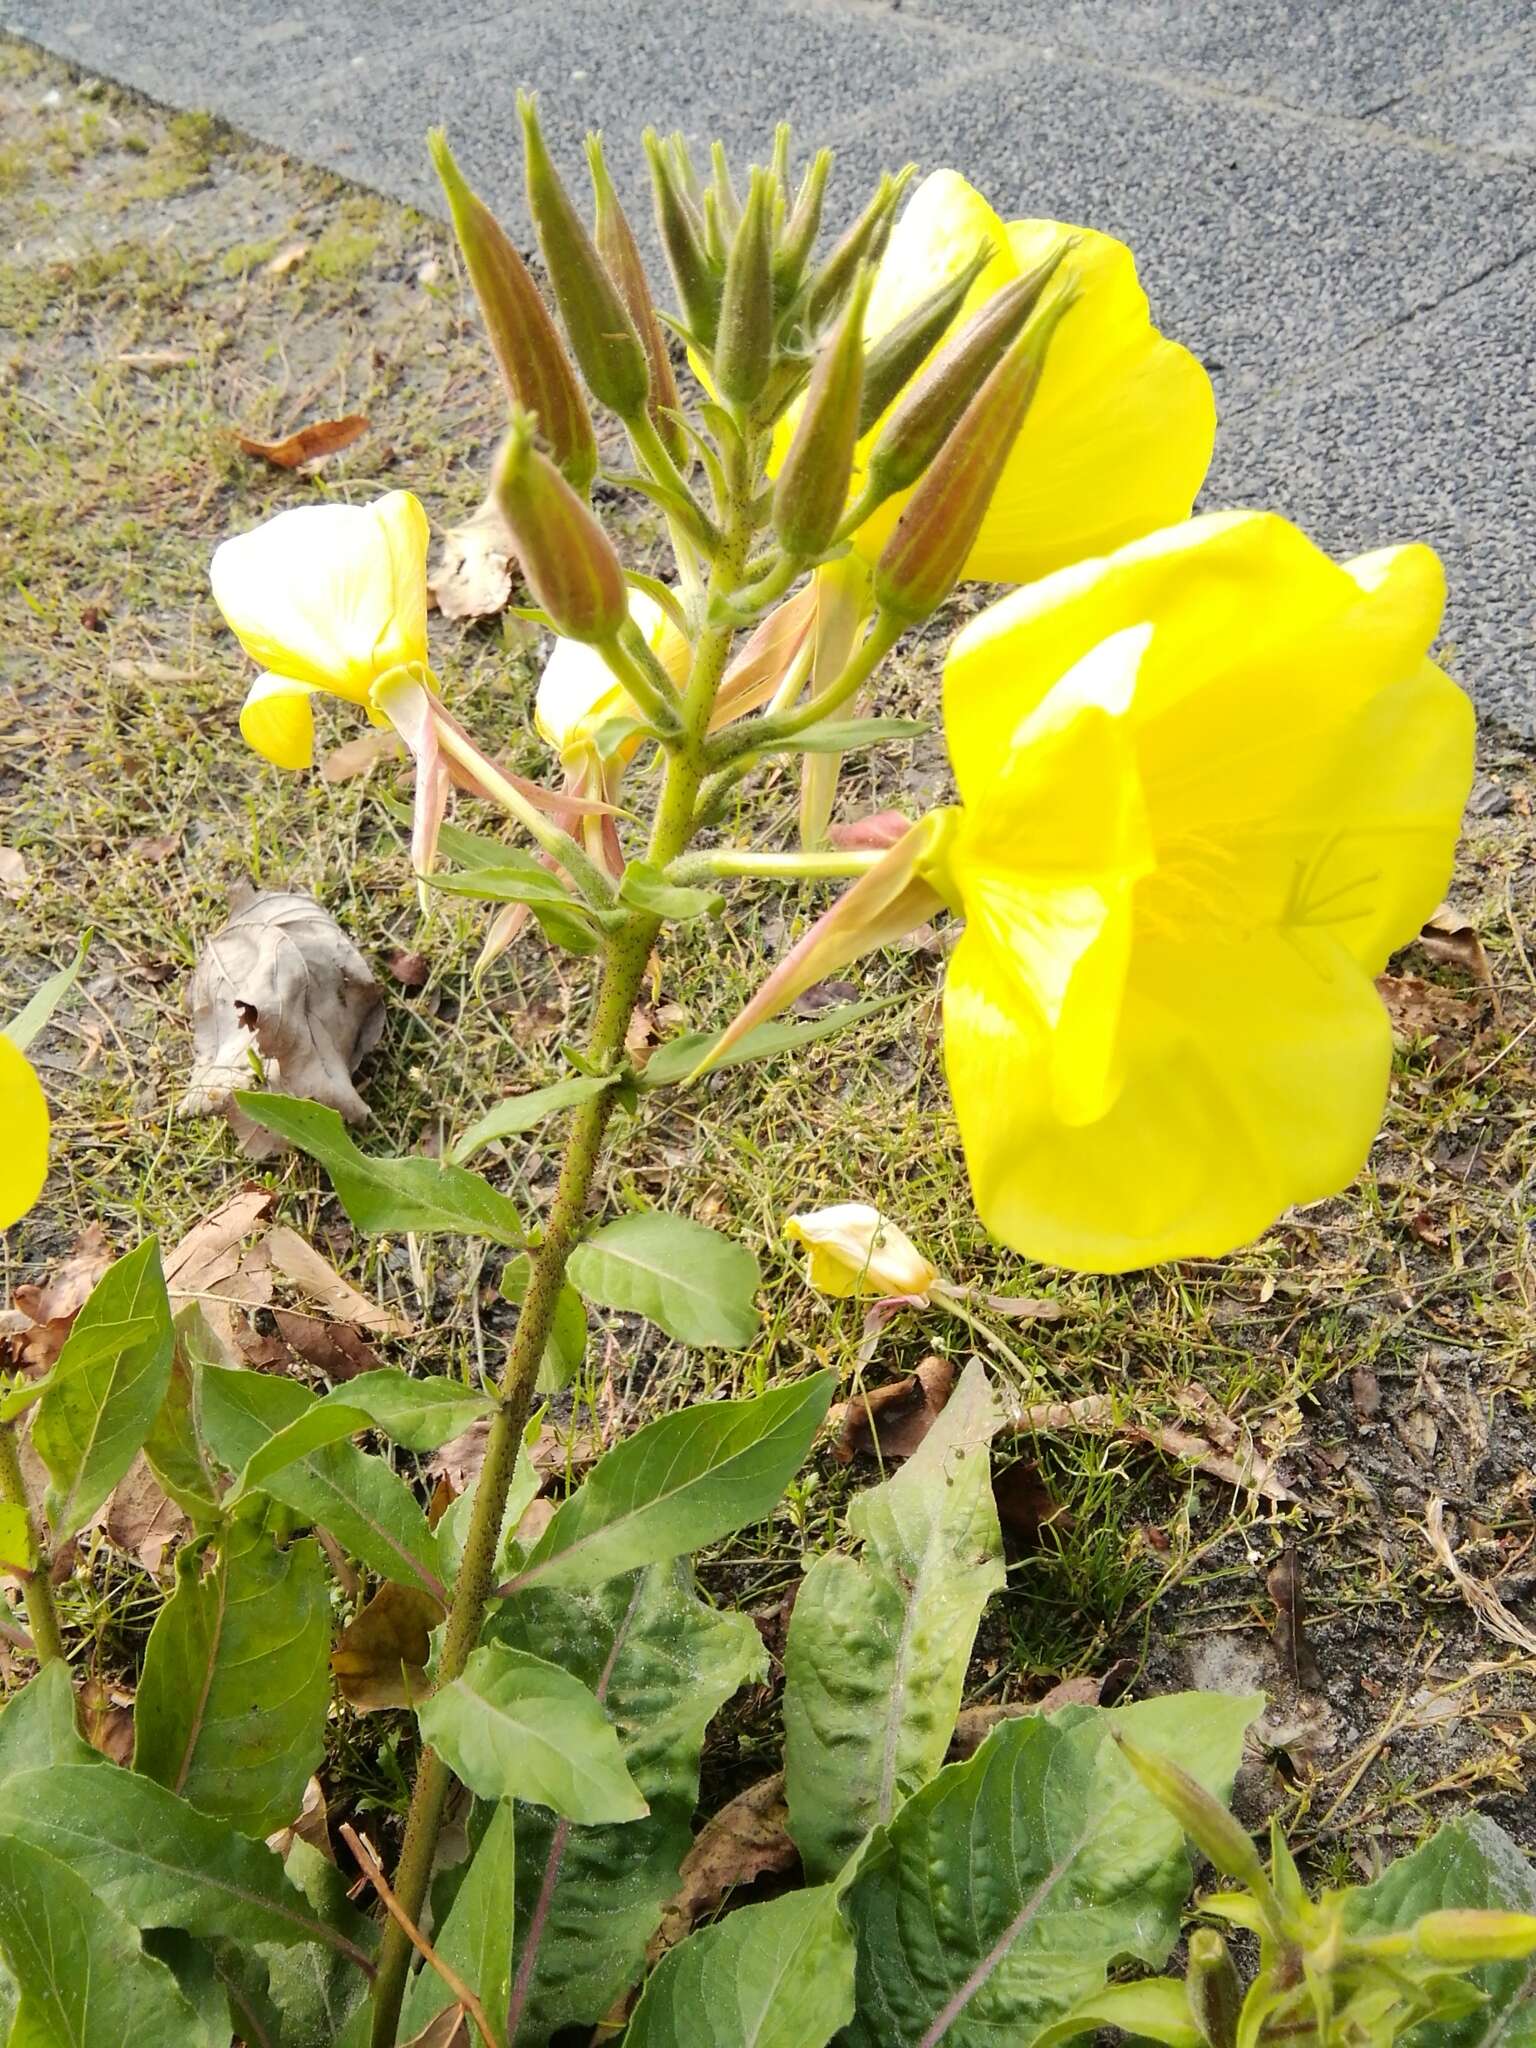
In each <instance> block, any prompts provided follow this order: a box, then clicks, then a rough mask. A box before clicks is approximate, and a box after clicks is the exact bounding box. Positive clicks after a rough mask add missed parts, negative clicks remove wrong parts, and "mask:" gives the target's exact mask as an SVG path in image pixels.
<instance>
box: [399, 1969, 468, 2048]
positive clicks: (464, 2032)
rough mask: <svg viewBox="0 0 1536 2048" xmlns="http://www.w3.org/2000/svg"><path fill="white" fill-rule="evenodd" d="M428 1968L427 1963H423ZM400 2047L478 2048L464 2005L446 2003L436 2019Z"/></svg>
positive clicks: (428, 2022) (429, 2021)
mask: <svg viewBox="0 0 1536 2048" xmlns="http://www.w3.org/2000/svg"><path fill="white" fill-rule="evenodd" d="M422 1968H423V1969H426V1968H427V1965H426V1964H425V1963H423V1964H422ZM400 2048H476V2043H475V2035H474V2034H473V2032H471V2030H470V2024H469V2016H468V2014H467V2013H466V2012H465V2010H464V2008H463V2006H462V2005H446V2006H444V2007H443V2010H442V2011H441V2012H440V2013H439V2014H438V2015H437V2018H436V2019H433V2020H428V2021H427V2024H426V2025H425V2026H424V2027H423V2028H422V2030H421V2032H420V2033H419V2034H412V2036H411V2038H410V2040H409V2041H402V2042H401V2044H400Z"/></svg>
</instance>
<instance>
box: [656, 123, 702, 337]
mask: <svg viewBox="0 0 1536 2048" xmlns="http://www.w3.org/2000/svg"><path fill="white" fill-rule="evenodd" d="M641 139H642V141H643V142H644V145H645V155H646V161H647V162H648V163H649V165H650V168H651V187H652V191H653V193H654V195H655V201H656V232H657V233H658V235H660V237H661V246H662V248H663V249H664V250H665V251H666V256H667V267H668V269H669V270H670V271H671V272H672V282H673V283H674V284H675V285H676V286H677V302H678V305H679V307H680V308H681V310H682V315H683V320H684V323H685V324H686V326H687V328H688V330H689V332H690V334H691V335H692V336H693V339H694V340H695V341H697V342H698V343H699V344H700V346H701V347H703V348H712V347H713V346H714V340H715V329H716V327H717V325H718V324H719V318H720V285H719V280H718V279H717V278H716V276H715V274H714V272H713V270H712V269H711V267H710V263H709V258H708V256H707V255H706V254H705V250H704V227H703V222H702V221H701V219H700V218H699V216H698V214H697V213H696V212H695V210H694V207H693V204H692V202H691V201H690V199H689V198H688V195H687V193H686V192H685V191H684V190H683V187H682V185H681V183H680V182H679V179H678V174H677V170H676V167H675V165H674V163H673V161H672V156H671V152H670V151H669V150H668V149H667V147H666V145H665V144H664V143H663V142H662V139H661V137H660V136H659V135H658V134H657V133H656V130H655V129H654V128H647V129H646V131H645V134H644V136H643V137H642V138H641Z"/></svg>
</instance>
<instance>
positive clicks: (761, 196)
mask: <svg viewBox="0 0 1536 2048" xmlns="http://www.w3.org/2000/svg"><path fill="white" fill-rule="evenodd" d="M769 199H770V195H769V186H768V177H767V174H766V173H765V172H763V171H760V170H759V169H757V167H756V166H755V165H754V166H753V170H752V183H751V185H750V186H749V188H748V191H747V203H746V207H745V209H744V210H743V211H742V213H741V216H740V218H739V220H738V222H737V226H736V232H735V234H734V236H733V237H732V239H731V252H730V257H729V260H728V261H727V263H726V266H725V289H724V291H723V292H722V294H721V298H720V331H719V333H718V334H717V336H716V338H715V383H716V384H717V386H718V387H719V389H720V392H721V394H722V395H723V396H724V397H725V398H728V399H729V400H730V401H731V403H732V404H733V405H740V406H748V405H751V404H752V403H753V402H754V400H756V399H757V398H759V397H760V396H761V395H762V390H763V386H764V385H765V384H766V383H767V381H768V372H769V370H770V369H771V368H772V365H773V243H772V236H771V224H770V221H769V217H768V216H769Z"/></svg>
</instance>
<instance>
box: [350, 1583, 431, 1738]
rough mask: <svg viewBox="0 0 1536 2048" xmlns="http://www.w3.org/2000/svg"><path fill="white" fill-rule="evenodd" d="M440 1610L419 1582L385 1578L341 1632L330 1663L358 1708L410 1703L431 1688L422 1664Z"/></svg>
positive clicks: (369, 1711)
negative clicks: (409, 1583) (400, 1582)
mask: <svg viewBox="0 0 1536 2048" xmlns="http://www.w3.org/2000/svg"><path fill="white" fill-rule="evenodd" d="M442 1618H443V1610H442V1608H441V1607H440V1606H439V1605H438V1603H437V1602H436V1601H435V1600H434V1599H433V1598H432V1596H431V1594H430V1593H427V1592H424V1591H423V1590H422V1588H421V1587H420V1586H396V1585H394V1584H392V1583H389V1582H386V1583H385V1584H384V1585H382V1586H380V1588H379V1590H378V1592H377V1593H375V1594H374V1596H373V1598H372V1599H371V1600H370V1601H369V1602H368V1605H367V1606H366V1607H365V1608H363V1610H362V1612H361V1613H360V1614H356V1615H354V1616H353V1618H352V1620H351V1621H349V1622H348V1623H347V1625H346V1627H345V1628H344V1629H343V1630H342V1632H341V1639H340V1641H339V1642H338V1643H337V1645H336V1648H335V1650H334V1651H333V1652H332V1654H331V1669H332V1671H333V1672H334V1673H335V1674H336V1683H337V1684H338V1685H339V1686H340V1687H341V1692H342V1697H343V1698H344V1699H345V1700H346V1701H347V1703H348V1705H349V1706H352V1707H355V1708H356V1709H357V1711H358V1712H359V1713H360V1714H373V1713H377V1712H378V1711H379V1710H380V1709H381V1708H384V1707H409V1706H413V1705H414V1704H415V1702H416V1701H417V1700H419V1699H421V1698H423V1697H424V1695H425V1694H426V1693H427V1692H428V1691H430V1690H431V1688H430V1686H429V1685H428V1683H427V1674H426V1664H427V1658H428V1657H429V1656H430V1654H431V1649H432V1643H431V1634H432V1630H433V1629H434V1628H436V1627H437V1625H438V1623H439V1622H440V1621H441V1620H442Z"/></svg>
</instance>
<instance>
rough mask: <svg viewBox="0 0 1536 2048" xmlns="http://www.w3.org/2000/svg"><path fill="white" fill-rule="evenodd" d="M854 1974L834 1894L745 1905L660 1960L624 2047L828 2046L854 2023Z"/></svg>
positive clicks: (824, 1889) (827, 1890)
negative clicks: (848, 2025)
mask: <svg viewBox="0 0 1536 2048" xmlns="http://www.w3.org/2000/svg"><path fill="white" fill-rule="evenodd" d="M853 1973H854V1955H853V1939H852V1937H851V1935H850V1934H849V1932H848V1929H847V1927H846V1926H845V1925H844V1924H843V1918H842V1915H841V1914H840V1913H839V1911H838V1906H837V1892H836V1887H835V1886H833V1885H829V1884H824V1885H817V1886H814V1887H812V1888H811V1889H810V1890H808V1891H799V1892H789V1893H787V1894H786V1895H785V1896H784V1897H783V1898H782V1899H770V1900H769V1901H768V1902H767V1903H766V1904H765V1905H760V1906H744V1907H742V1908H741V1909H740V1910H739V1911H738V1912H735V1913H732V1914H731V1915H730V1916H729V1917H728V1918H727V1919H724V1920H721V1921H719V1922H717V1923H716V1925H715V1926H713V1927H705V1928H703V1929H701V1930H700V1931H699V1932H698V1933H697V1934H692V1935H690V1936H689V1937H688V1939H687V1940H686V1941H684V1942H680V1943H679V1944H678V1946H677V1947H676V1948H674V1949H672V1950H670V1951H669V1952H668V1953H667V1954H666V1955H664V1956H663V1957H662V1959H661V1962H660V1964H659V1965H658V1966H657V1969H656V1971H655V1974H654V1975H653V1976H652V1977H651V1979H650V1981H649V1982H648V1983H647V1985H646V1987H645V1990H644V1992H643V1993H642V1995H641V1998H640V2003H639V2004H638V2005H637V2006H636V2007H635V2012H634V2017H633V2018H632V2019H631V2021H630V2023H629V2027H628V2029H627V2031H626V2033H625V2035H624V2048H823V2044H824V2043H826V2042H828V2041H830V2040H831V2039H832V2036H833V2035H834V2034H835V2033H837V2031H838V2029H839V2028H840V2027H842V2026H845V2025H846V2024H847V2023H848V2021H849V2020H851V2019H852V2018H853V2016H854V2014H853ZM892 2048H894V2039H893V2043H892Z"/></svg>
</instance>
